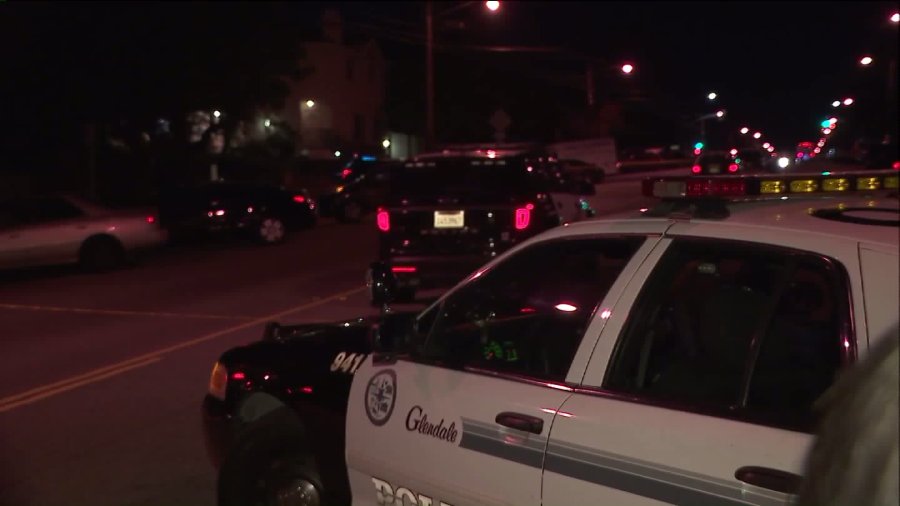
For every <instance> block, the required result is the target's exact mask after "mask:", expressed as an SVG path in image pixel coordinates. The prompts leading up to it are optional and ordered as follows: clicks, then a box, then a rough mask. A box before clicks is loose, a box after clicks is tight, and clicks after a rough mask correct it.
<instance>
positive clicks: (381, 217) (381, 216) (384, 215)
mask: <svg viewBox="0 0 900 506" xmlns="http://www.w3.org/2000/svg"><path fill="white" fill-rule="evenodd" d="M375 221H376V222H377V223H378V230H381V231H382V232H388V231H390V230H391V215H390V214H389V213H388V212H387V211H385V210H384V209H379V210H378V214H377V215H376V219H375Z"/></svg>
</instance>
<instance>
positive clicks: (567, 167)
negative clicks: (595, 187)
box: [559, 159, 606, 184]
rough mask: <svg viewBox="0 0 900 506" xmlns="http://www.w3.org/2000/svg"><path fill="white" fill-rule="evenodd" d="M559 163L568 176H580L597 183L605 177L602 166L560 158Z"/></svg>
mask: <svg viewBox="0 0 900 506" xmlns="http://www.w3.org/2000/svg"><path fill="white" fill-rule="evenodd" d="M559 165H560V167H561V168H562V170H563V173H565V174H566V175H568V176H570V177H580V178H584V179H587V180H588V181H590V182H592V183H594V184H597V183H601V182H602V181H603V180H604V179H605V178H606V171H605V170H603V168H602V167H598V166H597V165H594V164H590V163H587V162H584V161H581V160H571V159H569V160H560V161H559Z"/></svg>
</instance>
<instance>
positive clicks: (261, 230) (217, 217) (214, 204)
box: [159, 182, 317, 244]
mask: <svg viewBox="0 0 900 506" xmlns="http://www.w3.org/2000/svg"><path fill="white" fill-rule="evenodd" d="M159 209H160V221H161V222H162V225H163V226H164V227H166V229H168V230H169V231H170V233H171V235H172V237H173V238H174V239H176V240H180V239H183V238H189V237H196V236H198V235H200V236H209V235H214V234H222V233H237V234H239V235H244V236H249V237H251V238H254V239H256V240H257V241H259V242H261V243H263V244H277V243H280V242H282V241H284V239H285V237H286V236H287V234H288V232H289V231H291V230H297V229H302V228H309V227H312V226H314V225H315V224H316V220H317V215H316V203H315V201H314V200H313V199H312V198H311V197H310V196H309V195H308V194H307V192H306V191H305V190H295V191H291V190H287V189H285V188H281V187H278V186H273V185H265V184H258V183H226V182H218V183H208V184H203V185H200V186H191V187H181V188H175V189H171V190H167V191H164V192H162V194H161V195H160V204H159Z"/></svg>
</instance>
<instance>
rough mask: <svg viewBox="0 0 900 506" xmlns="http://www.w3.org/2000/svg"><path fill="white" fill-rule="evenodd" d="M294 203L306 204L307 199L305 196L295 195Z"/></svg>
mask: <svg viewBox="0 0 900 506" xmlns="http://www.w3.org/2000/svg"><path fill="white" fill-rule="evenodd" d="M294 202H296V203H298V204H302V203H304V202H306V197H305V196H304V195H294Z"/></svg>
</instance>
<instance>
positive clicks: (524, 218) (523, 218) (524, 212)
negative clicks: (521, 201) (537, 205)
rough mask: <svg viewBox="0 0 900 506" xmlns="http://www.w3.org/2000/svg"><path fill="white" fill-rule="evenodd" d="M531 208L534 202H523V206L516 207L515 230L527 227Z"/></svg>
mask: <svg viewBox="0 0 900 506" xmlns="http://www.w3.org/2000/svg"><path fill="white" fill-rule="evenodd" d="M532 209H534V204H525V207H520V208H518V209H516V220H515V225H516V230H525V229H526V228H528V225H529V224H531V210H532Z"/></svg>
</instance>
